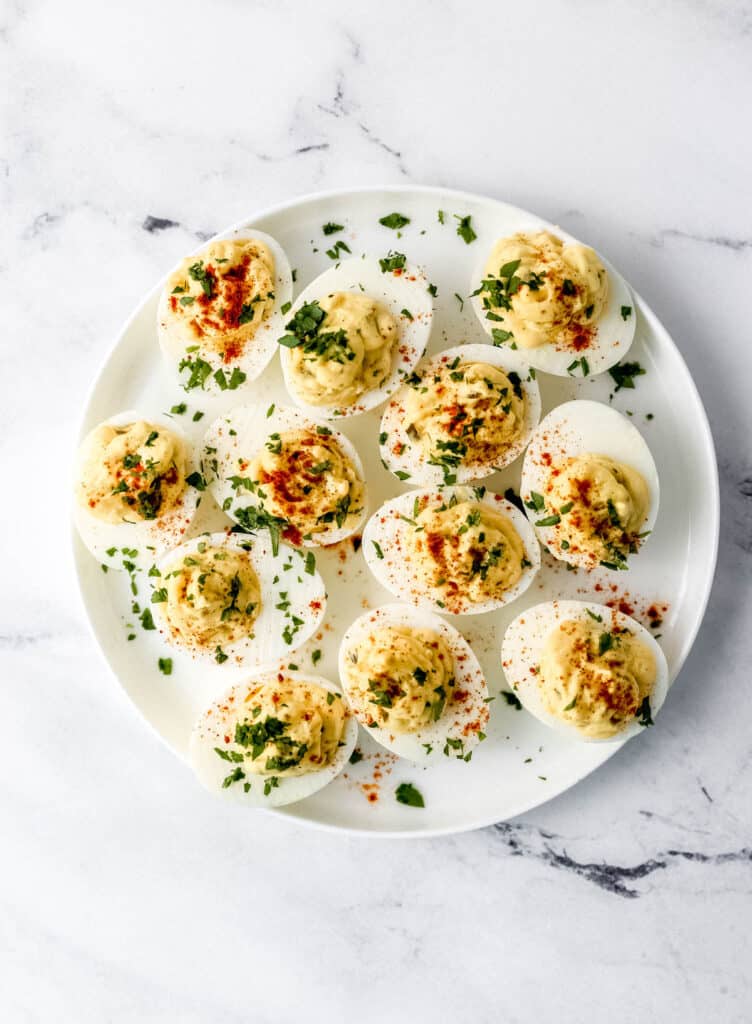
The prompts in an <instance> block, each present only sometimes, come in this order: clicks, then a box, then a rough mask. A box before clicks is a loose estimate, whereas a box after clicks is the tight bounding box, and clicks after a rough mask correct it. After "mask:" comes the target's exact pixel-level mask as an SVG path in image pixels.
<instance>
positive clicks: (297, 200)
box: [69, 184, 720, 839]
mask: <svg viewBox="0 0 752 1024" xmlns="http://www.w3.org/2000/svg"><path fill="white" fill-rule="evenodd" d="M405 192H413V193H420V194H422V195H437V196H439V195H440V196H442V197H447V196H449V197H451V198H452V199H453V200H457V201H458V202H463V201H464V202H471V203H485V204H489V203H490V204H493V205H495V206H499V207H503V208H504V209H506V210H511V211H514V212H515V213H517V214H522V215H524V216H528V217H531V218H533V219H537V220H542V221H544V222H545V223H546V224H547V225H551V226H555V225H554V224H553V222H551V221H548V220H546V218H543V217H540V216H539V215H538V214H535V213H533V212H532V211H530V210H527V209H525V208H524V207H519V206H516V205H515V204H513V203H508V202H506V201H504V200H503V199H498V198H496V197H494V196H489V195H484V194H482V193H480V192H468V191H464V190H461V189H453V188H445V187H443V186H441V185H415V184H402V185H397V184H391V185H357V186H350V187H347V188H332V189H325V190H322V191H315V192H304V193H302V194H301V195H297V196H295V197H293V198H291V199H286V200H283V201H281V202H277V203H272V204H269V205H267V206H264V207H261V208H260V209H256V210H255V211H253V212H252V213H251V214H250V215H248V216H245V217H242V218H241V219H240V220H238V221H236V222H234V223H233V224H232V225H229V226H228V227H226V228H223V229H221V230H220V231H219V232H216V233H215V235H212V238H214V237H217V236H218V235H224V234H226V233H227V232H228V231H233V230H235V229H237V228H239V227H241V226H243V225H246V224H249V223H251V224H252V223H253V222H254V221H256V220H260V219H262V218H265V217H271V216H274V215H277V214H281V213H285V212H287V211H289V210H291V209H294V208H296V207H299V206H305V205H308V204H310V203H312V202H319V201H323V200H332V199H337V200H340V199H346V198H347V197H348V196H354V195H363V194H368V193H372V194H379V193H381V194H394V193H405ZM210 241H211V239H206V240H204V241H201V242H200V243H199V244H198V245H197V246H196V247H195V248H194V249H193V250H192V252H197V251H199V250H200V249H202V248H204V247H205V246H206V245H208V244H209V242H210ZM617 269H618V268H617ZM171 271H172V267H170V268H168V270H167V271H166V272H165V274H164V275H163V276H162V277H160V279H159V281H158V282H157V283H156V284H155V285H154V287H153V288H150V289H148V290H147V291H146V292H145V293H144V295H143V296H142V298H141V299H140V301H139V302H138V303H137V304H136V306H135V307H134V308H133V309H132V310H131V313H130V314H129V315H128V316H127V317H126V319H125V320H124V321H123V323H122V325H121V327H120V329H119V330H118V331H117V332H116V333H115V334H114V336H113V337H112V340H111V341H110V343H109V344H108V346H107V348H106V351H105V352H104V355H103V356H102V358H101V359H100V360H99V362H98V366H97V368H96V371H95V373H94V376H93V378H92V380H91V384H90V385H89V387H88V389H87V390H86V392H85V395H84V400H83V403H82V411H81V413H80V414H79V417H78V420H77V429H76V432H75V442H76V450H77V447H78V445H79V444H80V442H81V440H82V438H83V436H84V434H85V430H86V426H85V425H86V423H87V422H88V419H89V412H90V409H91V407H92V405H93V403H94V401H95V398H96V394H97V392H98V390H99V386H100V382H101V380H102V378H103V377H104V375H105V372H106V370H107V367H108V365H109V362H110V360H111V358H112V356H113V354H114V353H115V350H116V349H117V347H118V346H119V344H120V343H121V341H122V340H123V338H124V336H125V335H126V333H127V332H128V330H129V329H130V327H131V325H132V323H133V322H134V320H135V319H136V318H137V317H138V316H139V315H140V314H141V312H142V310H143V308H144V306H145V305H146V303H147V302H148V301H149V300H150V299H151V298H152V297H153V296H154V294H155V293H158V292H159V290H160V289H161V287H162V285H163V282H164V281H165V280H166V279H167V277H168V276H169V274H170V273H171ZM625 280H626V281H627V284H628V286H629V288H630V290H631V291H632V295H633V296H634V300H635V304H636V305H637V306H638V308H639V311H640V314H641V315H642V316H644V317H645V319H646V320H647V321H648V322H649V323H650V326H651V330H652V331H654V332H655V333H656V334H660V336H661V342H662V344H668V346H669V347H670V348H671V349H672V350H673V354H674V356H675V357H676V359H677V360H678V364H679V366H680V367H681V370H682V373H683V375H684V381H683V390H684V389H688V390H689V391H690V393H691V394H692V395H693V397H694V399H695V401H696V403H697V406H698V407H699V410H700V412H701V417H700V421H699V423H698V427H699V428H700V434H701V437H702V449H703V458H704V461H705V462H706V463H707V469H708V470H709V482H710V485H711V492H710V493H709V494H708V502H709V505H710V507H711V510H712V544H711V550H710V552H709V558H708V561H707V565H706V567H705V570H704V572H703V580H704V592H703V594H702V596H701V600H700V601H699V603H698V605H697V611H696V614H695V617H694V621H693V622H692V623H691V626H690V628H689V629H688V630H687V631H686V633H685V637H684V640H683V643H682V646H681V649H680V652H679V655H678V657H677V667H676V671H675V673H674V675H673V679H672V685H673V682H675V681H676V679H677V678H678V677H679V675H680V673H681V671H682V669H683V667H684V665H685V663H686V661H687V658H688V657H689V654H690V652H691V650H692V648H693V646H694V643H695V641H696V639H697V635H698V633H699V631H700V627H701V626H702V623H703V621H704V618H705V614H706V612H707V608H708V604H709V601H710V595H711V593H712V590H713V584H714V580H715V573H716V568H717V564H718V549H719V543H720V482H719V473H718V458H717V454H716V449H715V442H714V440H713V432H712V430H711V427H710V421H709V419H708V414H707V410H706V409H705V404H704V402H703V400H702V396H701V395H700V392H699V389H698V387H697V384H696V383H695V380H694V377H693V376H692V372H691V371H690V369H689V366H688V365H687V362H686V360H685V359H684V356H683V355H682V352H681V349H680V348H679V346H678V345H677V344H676V342H675V341H674V339H673V338H672V336H671V334H670V333H669V331H668V329H667V328H666V327H665V326H664V324H663V322H662V321H661V320H660V318H659V317H658V315H657V314H656V313H655V312H654V311H653V309H652V307H651V306H650V305H648V303H647V302H646V301H645V299H643V297H642V296H641V295H640V294H639V293H638V292H637V291H636V290H635V289H634V288H633V286H632V285H631V284H630V282H629V281H628V279H627V278H625ZM74 459H75V450H74V453H73V455H72V456H71V458H70V462H69V467H70V472H69V477H70V480H71V483H72V478H73V465H74ZM69 525H70V531H71V548H70V549H69V550H70V551H71V554H72V557H73V567H74V573H75V577H76V590H77V594H78V598H79V601H80V602H81V607H82V609H83V611H84V617H85V620H86V625H87V628H88V631H89V633H90V635H91V636H92V637H93V639H94V641H95V643H96V647H97V650H98V653H99V656H100V657H101V658H102V660H103V661H104V662H105V664H106V665H107V669H108V671H109V672H110V674H111V675H112V676H113V677H114V679H115V680H116V682H117V684H118V688H119V689H120V691H121V692H122V693H123V694H124V696H125V697H126V698H127V701H128V703H129V705H130V706H131V707H132V708H134V709H135V711H136V712H137V714H138V717H139V719H140V720H141V722H143V723H145V724H146V725H147V726H148V728H149V729H150V730H151V732H152V733H153V734H154V735H155V736H156V737H157V738H158V740H159V742H160V743H161V744H162V745H163V746H165V747H166V748H167V749H168V750H169V751H170V753H171V754H172V755H173V756H177V757H178V758H179V759H180V760H181V761H185V759H184V758H183V757H182V756H181V755H180V754H179V752H177V751H176V750H174V749H173V748H172V747H171V746H170V744H169V743H168V742H167V740H166V739H165V738H164V736H162V734H161V733H160V732H159V730H158V729H157V727H156V726H155V725H154V724H153V723H152V722H151V721H150V720H149V719H148V718H147V717H146V715H145V714H144V713H143V712H142V711H141V708H140V707H139V706H138V704H137V703H136V701H135V700H134V699H133V698H132V697H131V695H130V693H129V692H128V690H127V689H126V688H125V686H124V685H123V683H122V682H121V680H120V677H119V676H118V674H117V673H116V672H115V670H114V669H113V668H112V666H111V665H110V662H109V660H108V658H107V655H106V654H105V649H104V645H103V643H102V641H101V640H100V637H99V634H98V631H97V628H96V627H95V625H94V622H93V620H92V618H91V617H90V615H89V609H88V605H87V599H86V595H85V593H84V581H83V569H82V565H83V556H84V554H85V555H86V557H87V558H88V557H90V556H89V554H88V552H87V551H86V549H85V547H84V545H83V543H82V541H81V539H80V538H79V536H78V533H77V530H76V528H75V524H74V521H73V515H72V511H69ZM626 743H627V740H624V741H622V742H619V743H614V744H613V749H612V750H611V751H610V752H609V753H608V755H607V756H606V757H605V758H604V759H603V760H602V761H601V762H600V763H599V764H597V765H595V766H594V767H593V768H590V769H589V770H588V771H586V772H584V773H583V774H581V775H579V776H578V778H577V779H576V780H575V781H568V782H566V783H563V784H562V785H560V786H559V787H558V788H557V787H556V786H554V787H553V790H552V791H549V792H547V793H545V794H544V795H542V796H541V798H540V800H535V801H534V802H533V803H530V802H529V800H525V801H524V806H522V807H519V808H515V809H513V810H512V812H511V813H505V814H504V816H503V817H501V818H498V817H496V816H487V815H484V816H483V817H481V818H479V819H476V820H474V821H471V822H467V823H463V824H460V825H443V826H439V827H435V828H410V829H368V828H362V827H353V826H348V825H339V824H332V823H329V822H324V821H319V820H315V819H312V818H308V817H306V816H304V815H300V814H296V813H295V812H294V810H293V809H292V808H294V807H295V805H291V808H289V809H288V808H286V807H281V808H274V809H272V808H270V809H269V810H263V809H261V810H260V811H259V810H258V809H254V810H255V812H256V813H261V814H263V815H273V816H274V817H281V818H285V819H287V820H289V821H294V822H295V823H297V824H298V825H301V826H304V827H306V828H312V829H315V830H317V831H322V832H329V833H336V834H338V835H349V836H357V837H363V838H368V839H431V838H439V837H442V836H450V835H461V834H463V833H465V832H472V831H475V830H476V829H481V828H488V827H489V826H491V825H496V824H499V823H500V822H504V821H510V820H511V819H513V818H516V817H517V816H518V815H520V814H525V813H527V812H529V811H533V810H536V809H537V808H538V807H540V806H542V805H543V804H545V803H548V802H549V801H550V800H553V799H554V798H555V797H557V796H560V795H561V794H562V793H565V792H566V791H567V790H569V789H572V788H573V787H574V786H576V785H577V784H578V783H580V782H582V780H583V779H585V778H587V777H588V776H589V775H591V774H592V773H593V772H595V771H597V770H598V769H599V768H600V767H601V766H602V765H604V764H606V762H607V761H610V760H611V758H612V757H613V756H614V755H615V754H616V753H617V752H619V751H620V750H621V749H622V748H623V747H624V746H625V744H626Z"/></svg>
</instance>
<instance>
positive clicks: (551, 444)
mask: <svg viewBox="0 0 752 1024" xmlns="http://www.w3.org/2000/svg"><path fill="white" fill-rule="evenodd" d="M659 493H660V492H659V485H658V473H657V471H656V468H655V462H654V461H653V456H652V455H651V454H650V449H649V448H648V446H647V444H646V443H645V440H644V439H643V437H642V435H641V434H640V432H639V431H638V430H637V428H636V427H635V426H633V424H631V423H630V422H629V420H628V419H627V418H626V417H625V416H622V414H621V413H619V412H617V411H616V410H615V409H611V408H610V407H609V406H607V405H603V404H601V403H600V402H590V401H584V400H577V401H573V402H565V403H564V404H563V405H560V406H557V408H556V409H554V410H553V411H552V412H550V413H549V414H548V416H546V417H545V419H543V420H542V421H541V423H540V425H539V427H538V429H537V430H536V431H535V433H534V434H533V437H532V440H531V442H530V445H529V446H528V449H527V451H526V453H525V459H524V462H523V465H522V484H521V497H522V501H523V502H524V505H525V508H526V509H527V513H528V516H529V517H530V519H531V521H532V523H533V525H534V526H535V530H536V533H537V534H538V538H539V540H540V541H541V543H542V544H543V545H545V547H547V548H548V550H549V551H550V552H551V554H552V555H553V556H554V557H555V558H559V559H561V560H562V561H564V562H569V563H570V564H571V565H578V566H582V567H584V568H594V567H596V566H598V565H600V566H602V567H604V568H606V569H614V570H616V569H626V568H628V559H629V556H630V555H633V554H636V552H637V551H638V550H639V549H640V547H641V545H642V543H643V542H644V540H645V538H646V537H647V536H648V535H649V534H650V532H651V530H652V529H653V525H654V524H655V520H656V516H657V515H658V501H659Z"/></svg>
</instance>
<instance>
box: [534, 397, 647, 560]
mask: <svg viewBox="0 0 752 1024" xmlns="http://www.w3.org/2000/svg"><path fill="white" fill-rule="evenodd" d="M586 454H593V455H607V456H608V457H609V458H612V459H614V460H615V461H617V462H622V463H624V464H625V465H627V466H631V467H632V468H633V469H636V470H637V471H638V472H639V473H641V474H642V476H643V477H644V478H645V482H646V483H647V485H648V490H649V492H650V508H649V511H648V518H647V521H646V523H645V525H644V526H642V527H641V531H642V532H646V531H649V530H652V529H653V526H654V525H655V521H656V518H657V516H658V505H659V500H660V486H659V483H658V471H657V469H656V467H655V461H654V459H653V456H652V454H651V452H650V449H649V448H648V446H647V443H646V441H645V439H644V438H643V436H642V434H641V433H640V432H639V430H638V429H637V428H636V427H635V426H634V424H632V423H630V422H629V420H628V419H627V417H626V416H622V414H621V413H620V412H617V411H616V409H612V408H611V407H610V406H608V405H604V404H603V403H602V402H591V401H589V400H584V399H576V400H575V401H573V402H564V404H563V405H559V406H557V407H556V408H555V409H554V410H553V411H552V412H550V413H549V414H548V416H546V417H545V418H544V419H543V420H541V422H540V424H539V426H538V428H537V429H536V431H535V432H534V434H533V436H532V439H531V441H530V444H529V446H528V449H527V451H526V452H525V459H524V461H523V463H522V481H521V485H520V496H521V498H522V501H523V503H524V505H525V510H526V512H527V515H528V517H529V518H530V521H531V522H532V523H533V524H535V523H536V522H537V521H539V520H540V519H545V518H546V516H547V515H548V514H549V512H548V511H544V510H539V511H535V510H534V509H532V508H531V507H530V504H531V495H532V493H533V492H536V493H537V494H541V495H543V496H544V497H545V496H546V486H547V483H548V480H549V477H550V465H554V466H555V465H556V464H557V463H559V462H562V461H564V460H565V459H568V458H573V457H575V456H578V455H586ZM535 532H536V533H537V535H538V539H539V540H540V542H541V544H543V545H544V546H545V547H546V548H548V550H549V551H550V552H551V554H552V555H553V556H554V557H555V558H558V559H561V561H563V562H569V563H570V565H580V566H583V567H584V568H592V567H593V566H594V561H593V558H592V557H591V556H589V555H588V554H587V553H586V552H572V551H571V550H566V551H565V550H563V549H562V547H561V544H560V541H559V529H558V527H557V526H535ZM648 539H649V538H647V537H646V538H645V540H648ZM643 543H644V541H643ZM638 554H639V552H638ZM638 554H635V555H630V556H629V557H630V559H632V558H636V557H638Z"/></svg>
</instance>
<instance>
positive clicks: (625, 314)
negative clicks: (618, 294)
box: [621, 306, 632, 320]
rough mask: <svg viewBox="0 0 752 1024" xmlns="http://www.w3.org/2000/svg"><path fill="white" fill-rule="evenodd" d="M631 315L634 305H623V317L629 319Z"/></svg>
mask: <svg viewBox="0 0 752 1024" xmlns="http://www.w3.org/2000/svg"><path fill="white" fill-rule="evenodd" d="M631 315H632V307H631V306H622V307H621V318H622V320H629V318H630V317H631Z"/></svg>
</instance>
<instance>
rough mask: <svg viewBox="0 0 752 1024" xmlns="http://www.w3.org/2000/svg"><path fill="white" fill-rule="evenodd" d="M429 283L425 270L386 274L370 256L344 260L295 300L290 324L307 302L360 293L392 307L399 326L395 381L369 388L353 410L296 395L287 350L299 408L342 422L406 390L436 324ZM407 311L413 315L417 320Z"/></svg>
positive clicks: (287, 374) (285, 363)
mask: <svg viewBox="0 0 752 1024" xmlns="http://www.w3.org/2000/svg"><path fill="white" fill-rule="evenodd" d="M428 284H429V282H428V278H427V277H426V276H425V274H424V273H423V271H422V270H419V269H418V268H417V267H414V266H412V265H411V264H409V263H408V264H406V265H405V267H404V268H403V269H402V270H400V271H386V272H385V273H384V272H382V270H381V267H380V266H379V261H378V260H377V259H371V258H368V257H363V258H360V257H356V258H353V259H349V260H344V261H343V262H342V263H339V264H337V265H336V266H334V267H332V268H331V269H329V270H327V271H325V272H324V273H323V274H320V275H319V276H318V277H317V278H316V279H315V280H314V281H312V282H311V283H310V284H309V285H308V287H307V288H305V289H304V290H303V291H302V292H301V293H300V295H299V296H298V298H297V299H296V300H295V305H294V306H293V307H292V310H291V311H290V313H289V316H288V317H287V318H286V320H285V322H289V320H291V319H292V317H294V316H295V314H296V313H297V311H298V310H299V309H300V307H301V306H303V305H305V304H306V303H307V302H313V301H314V300H319V299H322V298H325V297H326V296H327V295H330V294H331V293H332V292H354V293H355V294H356V295H368V296H370V297H371V298H373V299H376V300H377V301H379V302H381V303H383V304H384V305H385V306H386V307H387V308H388V310H389V312H390V313H391V314H392V316H393V317H394V318H395V320H396V321H397V326H398V329H399V338H398V340H397V344H396V346H395V352H394V355H393V357H392V372H391V374H390V375H389V377H388V378H387V379H386V380H385V381H384V383H383V384H382V385H381V386H380V387H378V388H371V389H369V390H368V391H366V392H364V393H363V394H362V395H361V396H360V397H359V398H358V399H357V401H355V402H354V403H353V404H352V405H346V406H334V405H309V404H308V403H307V402H306V401H305V400H304V399H303V398H301V397H300V396H299V395H298V394H297V393H296V391H295V382H294V380H293V379H292V375H291V355H290V350H289V349H287V348H285V347H284V346H281V352H280V357H281V360H282V373H283V374H284V378H285V385H286V387H287V390H288V392H289V393H290V396H291V397H292V399H293V401H294V402H295V404H296V405H297V406H299V408H301V409H304V410H305V411H306V412H307V413H309V414H310V415H311V416H314V417H316V416H318V417H324V418H325V419H340V418H342V417H346V416H358V415H360V414H361V413H364V412H367V411H368V410H369V409H375V408H376V406H378V405H381V403H382V402H384V401H386V399H387V398H388V397H389V396H390V395H391V394H393V393H394V392H395V391H396V390H397V388H398V387H399V386H400V384H401V383H402V380H403V378H404V377H405V376H406V375H407V374H409V373H411V372H412V371H413V369H414V368H415V366H416V365H417V363H418V361H419V360H420V358H421V356H422V355H423V353H424V352H425V350H426V345H427V344H428V339H429V337H430V334H431V326H432V323H433V300H432V298H431V295H430V293H429V292H428ZM403 310H408V311H409V312H410V314H411V316H412V319H411V318H410V317H409V316H407V315H406V314H405V313H404V312H403ZM280 336H281V335H280Z"/></svg>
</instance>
